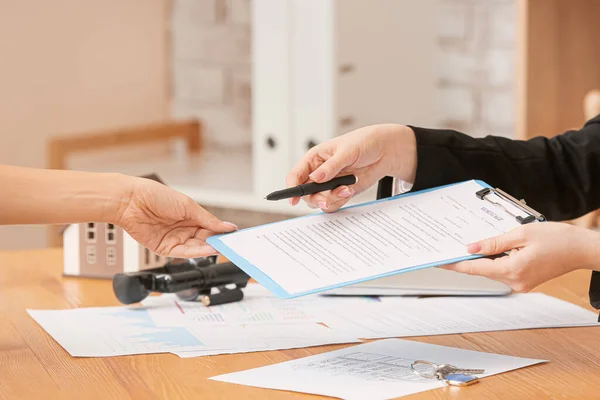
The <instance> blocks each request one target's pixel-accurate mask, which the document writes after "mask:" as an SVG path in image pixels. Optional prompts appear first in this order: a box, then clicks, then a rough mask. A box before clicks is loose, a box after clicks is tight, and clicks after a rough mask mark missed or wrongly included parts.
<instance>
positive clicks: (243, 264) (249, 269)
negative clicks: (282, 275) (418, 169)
mask: <svg viewBox="0 0 600 400" xmlns="http://www.w3.org/2000/svg"><path fill="white" fill-rule="evenodd" d="M466 182H471V181H463V182H457V183H451V184H449V185H443V186H438V187H435V188H431V189H425V190H420V191H418V192H409V193H404V194H400V195H397V196H393V197H388V198H385V199H379V200H373V201H369V202H366V203H361V204H355V205H352V206H348V207H344V208H342V209H350V208H355V207H363V206H367V205H370V204H375V203H381V202H386V201H391V200H395V199H398V198H400V197H409V196H415V195H418V194H423V193H427V192H433V191H435V190H440V189H444V188H447V187H451V186H455V185H460V184H462V183H466ZM475 182H476V183H477V184H479V185H480V186H481V187H482V188H491V187H492V186H490V185H489V184H487V183H485V182H483V181H480V180H475ZM473 195H475V193H473ZM320 214H324V212H319V213H314V214H309V215H303V216H300V217H297V218H292V219H300V218H308V217H314V216H315V215H320ZM285 221H289V219H288V220H285ZM285 221H278V222H271V223H269V224H265V225H259V226H254V227H251V228H246V229H242V230H239V231H237V232H242V231H250V230H253V229H256V228H259V227H263V226H267V225H274V224H280V223H282V222H285ZM235 233H236V232H233V233H226V234H223V235H215V236H211V237H209V238H208V239H207V240H206V242H207V243H208V244H209V245H211V246H212V247H213V248H214V249H215V250H217V251H218V252H219V253H221V254H222V255H224V256H225V257H227V258H228V259H229V261H231V262H232V263H234V264H235V265H237V266H238V267H239V268H241V269H242V270H243V271H244V272H245V273H247V274H248V275H250V276H251V277H252V278H254V279H255V280H256V281H257V282H258V283H260V284H261V285H263V286H264V287H265V288H267V289H268V290H269V291H271V292H272V293H273V294H275V295H276V296H277V297H280V298H283V299H292V298H295V297H301V296H306V295H309V294H316V293H321V292H325V291H327V290H332V289H337V288H339V287H344V286H349V285H354V284H356V283H361V282H366V281H371V280H373V279H379V278H385V277H387V276H392V275H397V274H402V273H405V272H410V271H417V270H420V269H425V268H431V267H437V266H440V265H444V264H452V263H456V262H460V261H466V260H473V259H475V258H481V257H483V256H481V255H470V256H465V257H459V258H455V259H450V260H445V261H444V262H443V263H429V264H423V265H417V266H415V267H411V268H404V269H399V270H395V271H390V272H386V273H383V274H379V275H373V276H370V277H368V278H362V279H356V280H353V281H349V282H343V283H340V284H336V285H330V286H325V287H321V288H317V289H314V290H309V291H306V292H301V293H294V294H290V293H288V292H286V291H285V290H284V289H283V288H282V287H281V286H280V285H279V284H278V283H277V282H275V281H274V280H273V279H271V277H269V276H268V275H267V274H265V273H264V272H262V271H261V270H260V269H258V268H257V267H256V266H254V265H253V264H251V263H250V262H249V261H248V260H246V259H245V258H243V257H242V256H240V255H239V254H238V253H236V252H235V251H234V250H233V249H231V248H230V247H229V246H227V245H226V244H225V243H223V241H222V240H221V238H222V237H224V236H227V235H231V234H235Z"/></svg>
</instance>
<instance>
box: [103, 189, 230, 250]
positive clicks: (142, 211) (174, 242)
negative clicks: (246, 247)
mask: <svg viewBox="0 0 600 400" xmlns="http://www.w3.org/2000/svg"><path fill="white" fill-rule="evenodd" d="M130 179H131V180H130V188H131V190H130V194H129V197H128V198H127V199H126V200H125V201H124V202H123V207H122V209H121V210H119V212H118V213H117V216H116V218H115V221H114V222H115V224H116V225H118V226H120V227H122V228H123V229H125V231H127V233H129V234H130V235H131V237H133V238H134V239H135V240H136V241H138V242H139V243H141V244H142V245H144V246H146V247H147V248H148V249H150V250H152V251H153V252H155V253H157V254H160V255H164V256H168V257H176V258H194V257H202V256H208V255H211V254H215V253H216V251H215V250H214V249H213V248H212V247H211V246H210V245H208V244H206V239H207V238H208V237H209V236H212V235H215V234H217V233H225V232H232V231H234V230H236V229H237V227H236V226H235V225H234V224H232V223H229V222H222V221H220V220H219V219H218V218H217V217H215V216H214V215H212V214H211V213H209V212H208V211H206V210H205V209H203V208H202V207H200V206H199V205H198V204H197V203H196V202H195V201H194V200H192V199H191V198H190V197H188V196H186V195H184V194H182V193H179V192H177V191H176V190H173V189H171V188H169V187H168V186H165V185H163V184H161V183H158V182H155V181H152V180H150V179H144V178H130Z"/></svg>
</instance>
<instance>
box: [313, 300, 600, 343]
mask: <svg viewBox="0 0 600 400" xmlns="http://www.w3.org/2000/svg"><path fill="white" fill-rule="evenodd" d="M597 318H598V317H597V315H596V313H594V312H592V311H589V310H586V309H585V308H583V307H579V306H577V305H574V304H571V303H568V302H566V301H562V300H559V299H556V298H554V297H551V296H547V295H545V294H543V293H524V294H513V295H510V296H490V297H479V296H477V297H426V298H414V297H412V298H411V297H381V298H380V303H379V304H363V305H362V306H361V307H354V308H352V309H346V308H336V309H335V310H331V312H330V316H329V318H327V320H326V321H324V322H325V323H326V325H327V326H329V327H330V328H332V329H334V330H338V331H342V332H347V333H349V332H352V334H353V335H356V336H358V337H360V338H365V339H374V338H387V337H409V336H429V335H446V334H453V333H468V332H489V331H503V330H514V329H532V328H553V327H567V326H600V324H598V321H597Z"/></svg>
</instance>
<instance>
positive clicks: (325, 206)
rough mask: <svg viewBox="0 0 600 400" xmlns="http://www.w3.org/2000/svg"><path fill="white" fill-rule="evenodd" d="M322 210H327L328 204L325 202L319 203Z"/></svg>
mask: <svg viewBox="0 0 600 400" xmlns="http://www.w3.org/2000/svg"><path fill="white" fill-rule="evenodd" d="M317 205H318V206H319V208H320V209H327V203H326V202H324V201H320V202H318V203H317Z"/></svg>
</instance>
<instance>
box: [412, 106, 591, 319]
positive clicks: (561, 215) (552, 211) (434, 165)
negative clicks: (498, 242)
mask: <svg viewBox="0 0 600 400" xmlns="http://www.w3.org/2000/svg"><path fill="white" fill-rule="evenodd" d="M411 128H413V130H414V131H415V135H416V139H417V175H416V179H415V184H414V186H413V190H421V189H426V188H430V187H435V186H440V185H444V184H448V183H454V182H460V181H465V180H469V179H480V180H483V181H485V182H487V183H489V184H490V185H492V186H494V187H498V188H500V189H503V190H505V191H506V192H508V193H509V194H511V195H513V196H514V197H516V198H518V199H521V198H522V199H525V201H527V204H528V205H530V206H531V207H533V208H534V209H535V210H537V211H539V212H541V213H542V214H544V215H545V216H546V218H548V219H550V220H567V219H572V218H576V217H580V216H582V215H584V214H586V213H588V212H589V211H592V210H595V209H597V208H600V115H599V116H597V117H596V118H594V119H592V120H590V121H589V122H587V123H586V124H585V126H584V127H583V129H581V130H579V131H569V132H566V133H564V134H562V135H559V136H556V137H554V138H552V139H548V138H544V137H537V138H534V139H531V140H528V141H519V140H511V139H506V138H502V137H494V136H488V137H486V138H480V139H476V138H472V137H470V136H467V135H464V134H462V133H459V132H455V131H450V130H432V129H424V128H416V127H411ZM589 294H590V303H591V304H592V306H594V307H595V308H597V309H600V272H596V271H594V272H593V273H592V280H591V282H590V291H589ZM598 321H599V322H600V318H599V320H598Z"/></svg>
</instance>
